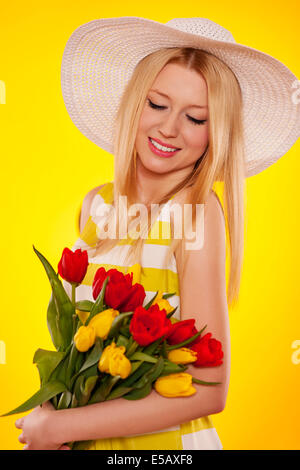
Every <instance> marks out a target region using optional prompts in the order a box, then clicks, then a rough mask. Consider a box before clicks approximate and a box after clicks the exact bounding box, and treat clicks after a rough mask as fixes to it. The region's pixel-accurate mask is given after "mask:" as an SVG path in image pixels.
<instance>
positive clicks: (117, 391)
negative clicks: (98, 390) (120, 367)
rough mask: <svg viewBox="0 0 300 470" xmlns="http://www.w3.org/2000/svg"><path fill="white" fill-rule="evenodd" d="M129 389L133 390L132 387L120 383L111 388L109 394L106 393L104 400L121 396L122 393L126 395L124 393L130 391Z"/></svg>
mask: <svg viewBox="0 0 300 470" xmlns="http://www.w3.org/2000/svg"><path fill="white" fill-rule="evenodd" d="M131 390H133V387H123V386H121V385H120V386H119V387H117V388H115V389H113V391H112V392H110V394H109V395H107V397H106V398H105V401H109V400H115V399H116V398H121V397H122V396H123V395H126V393H128V392H131Z"/></svg>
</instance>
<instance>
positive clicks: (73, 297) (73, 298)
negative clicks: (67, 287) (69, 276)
mask: <svg viewBox="0 0 300 470" xmlns="http://www.w3.org/2000/svg"><path fill="white" fill-rule="evenodd" d="M71 285H72V304H73V305H74V307H75V293H76V287H77V286H76V284H74V283H73V282H72V284H71Z"/></svg>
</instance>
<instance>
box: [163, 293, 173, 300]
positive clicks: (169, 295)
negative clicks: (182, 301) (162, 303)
mask: <svg viewBox="0 0 300 470" xmlns="http://www.w3.org/2000/svg"><path fill="white" fill-rule="evenodd" d="M175 294H176V292H173V293H172V294H164V295H163V296H162V297H163V299H168V298H169V297H172V296H173V295H175Z"/></svg>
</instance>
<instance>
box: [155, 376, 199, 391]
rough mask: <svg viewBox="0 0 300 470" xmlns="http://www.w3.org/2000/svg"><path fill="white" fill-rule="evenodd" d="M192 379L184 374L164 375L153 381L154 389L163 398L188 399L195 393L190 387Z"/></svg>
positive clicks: (193, 388)
mask: <svg viewBox="0 0 300 470" xmlns="http://www.w3.org/2000/svg"><path fill="white" fill-rule="evenodd" d="M192 378H193V377H192V376H191V375H190V374H187V373H186V372H178V373H176V374H170V375H165V376H164V377H159V378H158V379H157V380H156V381H155V383H154V388H155V390H156V391H157V393H159V394H160V395H162V396H164V397H188V396H190V395H194V393H196V391H197V390H196V389H195V387H193V386H192Z"/></svg>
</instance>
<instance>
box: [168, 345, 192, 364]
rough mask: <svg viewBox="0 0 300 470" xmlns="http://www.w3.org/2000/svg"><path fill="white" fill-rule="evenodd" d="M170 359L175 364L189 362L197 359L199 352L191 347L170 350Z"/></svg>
mask: <svg viewBox="0 0 300 470" xmlns="http://www.w3.org/2000/svg"><path fill="white" fill-rule="evenodd" d="M168 359H169V361H171V362H175V364H189V363H190V362H195V361H196V360H197V352H196V351H193V350H192V349H189V348H178V349H173V350H172V351H169V352H168Z"/></svg>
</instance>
